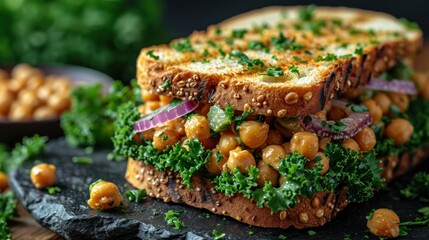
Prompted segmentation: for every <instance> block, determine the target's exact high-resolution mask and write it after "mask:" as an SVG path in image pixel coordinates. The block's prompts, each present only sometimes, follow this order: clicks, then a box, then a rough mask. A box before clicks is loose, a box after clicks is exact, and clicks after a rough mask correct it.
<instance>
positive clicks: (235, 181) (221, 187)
mask: <svg viewBox="0 0 429 240" xmlns="http://www.w3.org/2000/svg"><path fill="white" fill-rule="evenodd" d="M247 172H248V173H249V174H248V175H245V174H244V173H242V172H241V171H240V170H239V169H238V168H235V169H234V171H232V172H231V170H228V171H225V172H222V174H221V175H218V176H217V177H216V178H214V179H213V181H212V182H213V183H214V184H215V187H216V189H217V190H218V191H222V192H224V193H225V195H226V196H231V195H232V194H234V193H236V192H239V193H242V194H243V195H244V196H245V197H247V198H251V197H252V193H253V190H252V189H253V188H254V187H256V186H257V185H258V184H257V183H256V177H257V176H258V174H259V169H258V168H257V167H255V166H250V167H249V168H247Z"/></svg>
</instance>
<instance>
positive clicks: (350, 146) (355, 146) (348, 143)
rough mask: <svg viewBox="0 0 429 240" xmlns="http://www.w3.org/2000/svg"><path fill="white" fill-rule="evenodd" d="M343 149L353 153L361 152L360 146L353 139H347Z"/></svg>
mask: <svg viewBox="0 0 429 240" xmlns="http://www.w3.org/2000/svg"><path fill="white" fill-rule="evenodd" d="M341 146H342V147H343V148H348V149H350V150H352V151H360V148H359V144H358V143H357V142H356V141H355V140H354V139H353V138H347V139H346V140H344V141H343V143H342V144H341Z"/></svg>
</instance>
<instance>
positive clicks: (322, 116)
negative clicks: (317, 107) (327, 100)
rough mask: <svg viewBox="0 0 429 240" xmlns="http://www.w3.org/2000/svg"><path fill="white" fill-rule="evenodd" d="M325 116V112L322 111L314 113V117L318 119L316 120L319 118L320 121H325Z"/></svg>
mask: <svg viewBox="0 0 429 240" xmlns="http://www.w3.org/2000/svg"><path fill="white" fill-rule="evenodd" d="M326 115H327V114H326V110H322V111H318V112H317V113H316V116H317V117H318V118H320V119H321V120H325V121H326V120H327V116H326Z"/></svg>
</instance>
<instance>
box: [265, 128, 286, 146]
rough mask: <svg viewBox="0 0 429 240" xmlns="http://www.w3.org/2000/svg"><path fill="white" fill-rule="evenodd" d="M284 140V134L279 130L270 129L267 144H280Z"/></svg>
mask: <svg viewBox="0 0 429 240" xmlns="http://www.w3.org/2000/svg"><path fill="white" fill-rule="evenodd" d="M282 142H283V136H282V135H281V134H280V132H279V131H277V130H275V129H270V131H269V132H268V137H267V145H280V144H282Z"/></svg>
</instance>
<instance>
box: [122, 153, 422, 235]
mask: <svg viewBox="0 0 429 240" xmlns="http://www.w3.org/2000/svg"><path fill="white" fill-rule="evenodd" d="M428 155H429V150H428V149H426V150H418V151H417V152H416V153H414V154H409V153H404V154H402V155H401V156H395V157H387V158H385V159H384V161H383V164H384V166H385V169H384V171H383V173H382V176H383V178H385V179H386V181H390V180H392V179H393V178H395V177H398V176H400V175H402V174H404V173H405V172H406V171H408V170H409V169H411V168H413V167H415V166H416V165H418V164H419V163H420V162H421V161H422V159H424V158H426V157H427V156H428ZM125 178H126V179H127V181H128V182H129V183H130V184H131V185H133V186H134V187H136V188H138V189H146V191H147V193H148V194H149V196H151V197H156V198H159V199H163V200H164V201H165V202H174V203H184V204H187V205H189V206H192V207H196V208H202V209H207V210H209V211H211V212H213V213H215V214H221V215H225V216H229V217H232V218H234V219H236V220H238V221H240V222H244V223H247V224H250V225H253V226H259V227H266V228H288V227H294V228H298V229H301V228H309V227H318V226H322V225H324V224H325V223H327V222H329V221H330V220H331V219H332V218H334V217H335V216H336V215H337V213H338V212H339V211H341V210H342V209H344V208H345V207H346V206H347V205H348V203H349V202H350V201H348V200H347V187H345V186H343V187H341V188H340V189H337V191H335V192H329V191H324V192H318V193H315V194H314V195H313V196H312V198H304V197H301V196H299V197H298V199H299V203H298V204H296V205H295V206H294V207H293V208H291V209H288V210H285V211H281V212H277V213H274V214H272V213H271V211H270V209H269V208H266V207H265V208H258V207H257V205H256V203H255V202H253V201H252V200H251V199H248V198H245V197H244V196H243V195H242V194H241V193H236V194H234V195H232V196H229V197H228V196H225V194H223V193H222V192H218V191H216V190H215V188H214V186H213V184H212V183H211V182H210V180H209V179H205V178H203V177H201V176H197V175H194V176H193V177H192V180H191V181H192V186H193V187H194V189H188V188H187V187H186V186H185V185H183V184H181V179H180V177H179V176H178V174H177V173H173V172H171V171H165V172H161V171H157V170H156V169H155V168H154V167H152V166H150V165H147V164H145V163H143V162H142V161H136V160H133V159H131V158H130V159H129V160H128V166H127V172H126V174H125Z"/></svg>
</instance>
